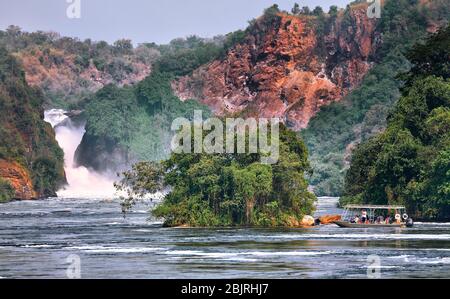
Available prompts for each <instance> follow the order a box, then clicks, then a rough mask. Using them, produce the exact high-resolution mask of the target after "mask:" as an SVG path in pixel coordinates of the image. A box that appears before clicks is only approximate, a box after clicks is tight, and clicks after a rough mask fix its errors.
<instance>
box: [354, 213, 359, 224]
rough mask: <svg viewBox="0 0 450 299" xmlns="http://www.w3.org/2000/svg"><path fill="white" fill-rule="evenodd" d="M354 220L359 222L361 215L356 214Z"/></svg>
mask: <svg viewBox="0 0 450 299" xmlns="http://www.w3.org/2000/svg"><path fill="white" fill-rule="evenodd" d="M353 221H354V222H355V223H359V216H358V215H356V216H355V219H353Z"/></svg>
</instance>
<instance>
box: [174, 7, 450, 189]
mask: <svg viewBox="0 0 450 299" xmlns="http://www.w3.org/2000/svg"><path fill="white" fill-rule="evenodd" d="M367 5H368V4H367V3H366V2H365V1H357V2H354V3H352V4H350V5H349V6H347V8H346V9H344V10H338V9H336V8H332V9H330V11H329V12H328V13H324V12H323V11H322V10H321V9H315V10H313V11H308V12H304V11H303V12H302V11H301V12H300V13H296V14H289V13H287V12H282V11H280V10H279V9H278V8H277V6H273V7H271V8H269V9H267V10H266V11H265V14H264V15H263V16H262V17H260V18H258V19H256V20H253V21H252V22H250V25H249V27H248V28H247V29H246V30H245V32H243V36H242V37H241V39H240V40H239V42H238V43H237V44H236V46H234V47H232V48H230V49H229V51H228V52H227V54H226V55H225V56H224V57H220V58H219V59H216V60H213V61H211V62H210V63H208V64H206V65H204V66H201V67H200V68H198V69H196V70H195V71H193V73H192V74H189V75H187V76H184V77H182V78H178V79H177V80H175V81H173V83H172V87H173V89H174V91H175V93H176V94H177V95H178V96H179V97H180V98H181V99H188V98H194V99H197V100H198V101H200V102H201V103H203V104H206V105H207V106H208V107H210V109H211V110H212V111H213V112H215V113H216V114H219V115H230V114H234V115H241V116H261V117H280V118H281V119H283V120H284V122H285V124H286V125H287V126H288V127H289V128H291V129H294V130H298V131H300V130H302V133H301V135H302V136H303V138H304V139H305V141H306V143H307V146H308V148H309V152H310V155H311V163H312V166H313V169H314V174H313V176H312V177H311V178H310V183H311V184H312V185H313V186H314V187H315V188H314V189H315V192H316V194H317V195H340V194H341V192H342V187H343V181H344V175H345V171H346V169H347V168H348V165H349V159H350V157H351V152H352V149H353V148H354V147H355V145H357V144H358V143H360V142H361V141H363V140H365V139H367V138H368V137H370V136H372V135H373V134H376V133H377V132H380V131H382V130H384V128H385V126H386V123H385V121H384V120H385V118H386V114H387V112H388V111H389V109H390V107H391V106H392V105H393V104H394V103H395V102H396V100H397V99H398V97H399V96H400V94H399V92H398V88H399V87H400V85H401V81H400V80H398V79H396V78H395V76H396V74H397V73H398V71H402V70H403V71H407V70H408V69H409V67H410V64H409V62H408V60H407V59H406V58H405V57H404V55H403V53H404V51H406V49H408V48H409V47H410V46H411V45H412V44H414V43H415V42H416V41H418V40H420V39H422V38H424V37H425V36H426V34H427V32H434V31H436V30H437V28H439V27H440V26H442V25H443V24H445V23H446V22H447V21H448V19H449V18H450V11H449V10H450V7H449V5H448V3H447V2H446V1H410V0H395V1H394V0H392V1H389V0H387V1H384V6H383V8H382V12H381V16H382V17H381V19H375V18H372V19H369V18H368V16H367Z"/></svg>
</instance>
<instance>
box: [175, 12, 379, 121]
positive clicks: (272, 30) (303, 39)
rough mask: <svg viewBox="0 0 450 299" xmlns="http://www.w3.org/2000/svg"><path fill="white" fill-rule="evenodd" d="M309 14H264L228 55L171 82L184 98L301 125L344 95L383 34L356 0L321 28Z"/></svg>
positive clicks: (365, 69) (361, 73)
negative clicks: (267, 17)
mask: <svg viewBox="0 0 450 299" xmlns="http://www.w3.org/2000/svg"><path fill="white" fill-rule="evenodd" d="M316 22H318V21H317V20H316V19H315V18H314V17H312V16H308V17H307V16H291V15H286V14H280V15H279V18H278V20H277V21H275V22H274V23H273V24H271V25H270V26H267V24H265V23H263V18H260V19H259V20H257V21H256V23H255V25H254V26H255V28H254V29H253V30H252V31H251V32H252V33H249V34H248V35H247V37H246V39H245V41H244V42H242V43H240V44H238V45H236V46H234V47H233V48H231V49H230V50H229V51H228V53H227V55H226V57H225V58H223V59H221V60H216V61H213V62H211V63H210V64H207V65H205V66H202V67H200V68H199V69H197V70H196V71H194V73H193V74H192V75H190V76H186V77H183V78H181V79H179V80H177V81H174V82H173V89H174V91H175V93H176V94H177V95H178V96H179V97H180V98H181V99H183V100H185V99H191V98H194V99H198V100H199V101H200V102H202V103H204V104H206V105H208V106H209V107H210V108H211V109H212V110H213V112H214V113H216V114H218V115H230V114H236V113H239V114H241V115H245V116H259V117H279V118H281V120H282V121H284V122H285V123H286V124H287V125H288V126H290V127H291V128H293V129H296V130H298V129H302V128H305V127H306V126H307V125H308V122H309V120H310V119H311V117H312V116H314V115H315V114H316V113H317V111H318V110H319V108H320V107H321V106H323V105H328V104H330V103H332V102H335V101H339V100H341V99H342V98H343V97H344V96H345V95H346V94H347V93H348V92H349V91H350V90H352V89H353V88H355V87H356V86H358V85H359V83H360V82H361V80H362V79H363V77H364V75H365V74H366V73H367V72H368V71H369V70H370V68H371V65H372V63H371V59H372V56H373V54H374V53H375V50H376V48H377V46H378V43H379V40H380V37H379V34H378V33H377V32H376V30H375V25H376V22H377V21H376V19H368V17H367V7H366V6H364V5H363V6H361V5H358V6H356V7H354V8H353V9H351V10H350V14H349V15H348V16H347V17H344V16H342V15H340V16H338V17H336V19H335V20H333V21H331V23H330V25H329V28H328V29H327V30H328V31H327V32H318V29H317V26H316V25H315V24H316Z"/></svg>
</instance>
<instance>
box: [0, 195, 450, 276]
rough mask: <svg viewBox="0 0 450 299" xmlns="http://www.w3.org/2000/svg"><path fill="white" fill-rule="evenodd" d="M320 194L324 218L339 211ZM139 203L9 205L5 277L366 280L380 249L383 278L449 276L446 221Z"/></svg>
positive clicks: (4, 219)
mask: <svg viewBox="0 0 450 299" xmlns="http://www.w3.org/2000/svg"><path fill="white" fill-rule="evenodd" d="M336 203H337V199H336V198H321V199H320V200H319V204H318V209H317V213H318V214H334V213H336V212H338V213H339V212H340V210H339V209H337V208H336ZM153 204H154V203H151V202H147V203H141V204H139V205H138V206H136V207H135V209H134V212H132V213H131V214H130V215H129V216H127V218H125V219H124V218H123V215H122V214H121V212H120V207H119V202H118V201H116V200H112V201H111V200H103V199H92V198H91V199H81V198H72V199H69V198H66V199H48V200H43V201H20V202H10V203H7V204H3V205H2V206H1V209H0V277H4V278H66V270H67V268H68V266H69V263H68V260H67V258H68V257H69V256H72V257H73V255H76V256H78V257H79V258H80V261H81V264H80V270H81V272H80V273H81V278H365V277H366V275H367V270H368V266H369V265H370V263H369V262H368V256H369V255H378V256H379V257H380V262H381V263H380V265H378V266H377V269H379V270H380V271H381V278H406V277H414V278H432V277H437V278H450V223H434V224H433V223H432V224H425V223H418V224H417V225H416V226H415V227H414V228H411V229H394V228H392V229H391V228H378V229H376V228H375V229H343V228H338V227H337V226H335V225H330V226H319V227H313V228H309V229H248V228H240V229H237V228H230V229H176V228H162V226H161V222H160V221H159V220H158V219H153V218H151V217H150V218H149V213H148V210H149V209H151V208H152V206H153Z"/></svg>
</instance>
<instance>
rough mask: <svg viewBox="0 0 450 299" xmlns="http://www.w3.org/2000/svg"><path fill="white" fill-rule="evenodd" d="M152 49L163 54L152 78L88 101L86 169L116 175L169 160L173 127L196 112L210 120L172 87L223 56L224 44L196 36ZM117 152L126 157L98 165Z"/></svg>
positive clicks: (81, 153) (82, 148) (83, 160)
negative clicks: (179, 78) (143, 163)
mask: <svg viewBox="0 0 450 299" xmlns="http://www.w3.org/2000/svg"><path fill="white" fill-rule="evenodd" d="M226 39H227V40H229V42H227V43H226V44H230V43H232V42H234V41H230V40H235V39H236V36H235V35H233V34H230V35H229V36H228V38H226ZM147 47H150V48H155V49H157V50H158V51H159V52H160V53H161V56H160V57H159V59H157V60H156V61H155V63H154V64H153V71H152V73H151V74H150V75H149V76H148V77H147V78H145V79H144V80H143V81H141V82H139V83H138V84H137V85H135V86H134V87H129V86H125V87H124V88H118V87H115V86H113V85H109V86H106V87H104V88H103V89H102V90H100V91H98V92H97V93H96V94H95V95H94V96H93V97H91V98H89V99H88V100H87V104H86V107H85V108H86V113H85V114H86V117H87V124H86V131H87V134H86V135H85V136H84V138H83V141H82V143H81V145H80V148H79V154H78V161H79V162H80V163H81V164H83V165H86V166H91V167H94V168H95V169H97V170H105V169H102V167H104V165H108V164H109V166H111V168H112V169H114V170H121V169H124V168H125V167H126V166H128V165H131V164H132V163H135V162H137V161H161V160H164V159H167V157H168V156H169V152H170V140H171V138H172V135H173V132H171V130H170V126H171V124H172V121H173V120H174V119H176V118H177V117H186V118H188V119H190V118H192V117H193V115H194V110H202V111H204V114H205V115H209V113H210V112H209V109H208V108H207V107H206V106H204V105H201V104H200V103H198V102H196V101H193V100H188V101H184V102H183V101H180V100H179V99H178V97H176V96H175V95H174V94H173V91H172V88H171V81H172V80H173V79H175V78H176V77H177V76H181V75H185V74H188V73H189V72H192V71H193V70H194V69H195V68H197V67H199V66H200V65H202V64H204V63H206V62H208V61H210V60H213V59H215V58H217V57H218V56H219V55H222V53H223V51H224V50H223V46H222V43H220V42H214V41H210V42H207V41H206V40H204V39H200V38H198V37H195V36H193V37H189V38H187V39H176V40H173V41H172V42H171V43H170V44H169V45H163V46H156V45H154V44H148V45H147ZM98 111H102V113H98ZM115 151H119V152H121V157H120V159H117V157H116V156H115V157H113V159H114V160H115V161H104V160H103V161H99V160H98V159H97V157H98V156H102V155H101V153H102V152H107V153H113V152H115ZM89 152H90V153H91V154H90V155H88V154H87V153H89ZM92 153H95V154H94V155H93V154H92ZM102 157H103V156H102ZM106 162H107V163H106Z"/></svg>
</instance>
